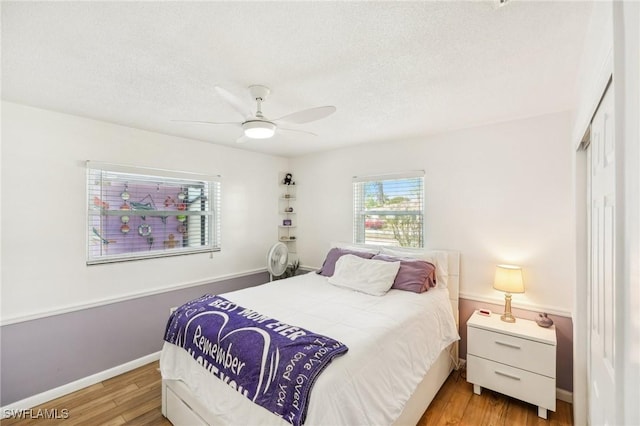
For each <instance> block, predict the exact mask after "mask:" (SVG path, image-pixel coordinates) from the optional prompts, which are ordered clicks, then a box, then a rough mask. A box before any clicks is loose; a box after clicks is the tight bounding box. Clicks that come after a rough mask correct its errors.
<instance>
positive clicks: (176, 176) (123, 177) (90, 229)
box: [85, 161, 221, 265]
mask: <svg viewBox="0 0 640 426" xmlns="http://www.w3.org/2000/svg"><path fill="white" fill-rule="evenodd" d="M112 183H115V184H114V185H113V187H111V184H112ZM129 186H130V187H131V188H129ZM145 186H156V187H157V188H158V191H160V189H161V188H162V190H163V191H165V192H166V191H174V192H178V191H176V188H179V187H180V188H184V189H186V190H187V197H186V199H187V200H190V199H191V197H190V196H189V193H190V192H189V191H190V190H197V189H199V191H200V194H201V195H203V196H204V197H206V198H204V197H203V198H201V199H200V202H197V201H198V200H197V199H194V200H193V201H192V202H193V204H186V205H185V203H183V204H182V205H183V206H184V209H183V210H180V209H178V208H177V205H178V204H177V203H179V201H178V197H177V194H176V195H175V196H173V197H171V199H169V197H167V199H166V201H165V199H164V195H163V196H161V198H162V200H161V199H157V200H153V198H151V203H152V205H153V209H151V210H136V209H134V208H133V207H132V206H131V202H132V201H134V200H133V199H132V200H130V201H129V202H126V201H120V199H118V200H117V201H116V202H118V205H120V204H124V205H127V204H129V206H130V207H129V209H127V210H123V209H122V206H120V208H118V206H112V207H111V208H109V207H110V206H109V204H108V203H107V202H106V201H107V200H108V201H111V203H112V204H113V200H114V194H115V193H116V192H115V191H117V193H118V194H119V195H120V197H118V198H121V196H122V194H121V192H120V191H123V189H122V188H125V189H124V191H127V190H128V189H126V188H129V189H130V190H131V191H130V192H132V193H134V192H135V190H136V188H137V189H141V190H142V191H143V192H144V189H142V188H144V187H145ZM113 188H117V189H113ZM203 191H204V193H203ZM180 192H182V191H180ZM85 193H86V196H87V199H86V209H87V215H86V226H85V232H86V238H87V240H86V264H87V265H99V264H106V263H116V262H125V261H132V260H144V259H153V258H161V257H170V256H182V255H189V254H197V253H211V252H217V251H220V250H221V244H220V195H221V182H220V176H219V175H205V174H198V173H191V172H183V171H175V170H165V169H153V168H147V167H137V166H130V165H122V164H113V163H105V162H99V161H87V162H86V191H85ZM149 195H151V194H149ZM109 197H110V198H109ZM132 198H133V197H132ZM96 199H97V200H98V201H99V202H96ZM103 200H105V201H103ZM122 200H125V199H124V198H122ZM203 200H204V201H203ZM163 201H165V204H164V205H162V203H163ZM166 202H173V203H174V206H172V205H167V204H166ZM195 204H197V206H195V207H196V208H193V207H194V205H195ZM158 207H159V208H158ZM198 207H199V208H198ZM124 216H127V217H128V220H129V221H132V224H134V223H137V222H138V221H142V223H145V224H146V223H147V222H150V221H151V220H152V219H158V220H161V221H162V223H164V224H166V222H167V221H171V222H173V218H175V219H176V220H177V222H175V224H176V225H177V226H176V228H177V227H178V226H179V224H180V223H187V224H188V223H189V222H199V226H198V227H197V228H198V229H199V231H198V232H197V235H196V234H194V233H193V232H189V226H187V228H186V229H187V231H186V232H184V231H183V232H184V233H183V234H182V241H180V240H181V238H180V235H179V230H178V229H176V232H172V231H171V230H169V231H167V230H166V229H164V230H163V231H162V233H157V232H155V231H154V229H155V228H154V227H151V228H150V231H153V232H151V234H150V235H151V236H154V235H155V236H162V235H163V234H164V233H166V234H167V235H169V234H170V233H173V234H174V236H175V235H178V239H177V243H178V244H166V243H167V242H168V241H166V240H164V238H157V239H162V240H164V241H157V242H154V241H153V239H151V242H150V243H149V251H143V250H141V249H140V248H139V245H140V244H141V242H140V241H135V239H136V238H137V237H143V235H144V234H141V233H140V234H139V229H138V228H136V227H135V226H131V227H130V228H131V229H130V231H128V232H127V233H123V235H119V234H117V235H116V237H120V239H121V240H122V241H123V242H124V241H125V238H130V239H129V240H128V243H129V246H128V250H125V251H123V250H119V251H118V252H117V253H115V254H109V253H108V249H107V246H108V245H109V244H110V243H111V242H114V241H115V242H116V243H117V239H115V237H113V234H114V233H113V229H111V230H109V229H108V228H107V225H106V223H107V222H108V221H109V218H110V217H112V218H114V219H119V220H118V222H116V225H118V224H119V223H120V222H122V218H123V217H124ZM146 216H149V217H150V218H149V219H146ZM138 217H140V218H141V219H138ZM180 217H184V218H185V219H184V220H183V222H180ZM198 218H200V220H198ZM156 222H157V220H156ZM123 223H126V224H128V222H123ZM172 225H174V223H172ZM110 227H111V228H113V224H111V225H110ZM96 229H99V230H100V231H99V232H98V233H96V232H95V230H96ZM170 229H171V228H170ZM108 232H110V235H111V236H107V233H108ZM112 237H113V239H111V240H110V239H109V238H112ZM165 237H166V236H165ZM190 237H191V238H193V237H195V240H197V242H198V244H197V245H196V244H195V243H193V244H190V243H189V240H190ZM96 240H98V243H96ZM169 240H171V235H169ZM154 243H155V244H156V247H157V248H154V249H151V247H152V245H153V244H154ZM96 244H98V245H97V246H96ZM136 244H137V245H136ZM96 247H99V248H98V249H96Z"/></svg>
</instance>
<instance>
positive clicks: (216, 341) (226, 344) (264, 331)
mask: <svg viewBox="0 0 640 426" xmlns="http://www.w3.org/2000/svg"><path fill="white" fill-rule="evenodd" d="M164 340H166V341H167V342H169V343H173V344H175V345H177V346H180V347H182V348H184V349H185V350H186V351H187V352H188V353H189V354H190V355H191V356H192V357H193V358H194V359H195V360H196V361H197V362H198V363H199V364H200V365H202V366H203V367H204V368H205V369H207V370H208V371H209V372H211V373H212V374H213V375H215V376H216V377H218V378H219V379H220V380H222V381H223V382H224V383H226V384H228V385H229V386H230V387H231V388H233V389H234V390H236V391H237V392H240V393H241V394H242V395H244V396H245V397H247V398H249V399H250V400H252V401H253V402H255V403H256V404H259V405H261V406H262V407H264V408H266V409H267V410H269V411H271V412H272V413H274V414H276V415H277V416H280V417H282V418H283V419H284V420H286V421H287V422H289V423H291V424H293V425H296V426H298V425H300V424H302V423H304V420H305V416H306V411H307V403H308V401H309V394H310V392H311V388H312V386H313V383H314V382H315V379H316V377H317V376H318V374H320V373H321V372H322V371H323V370H324V368H325V367H326V366H327V365H329V363H330V362H331V360H332V359H333V358H334V357H336V356H339V355H342V354H343V353H345V352H347V350H348V348H347V347H346V346H345V345H343V344H342V343H340V342H338V341H337V340H334V339H331V338H328V337H325V336H321V335H319V334H315V333H313V332H311V331H309V330H305V329H303V328H300V327H294V326H291V325H288V324H284V323H282V322H279V321H277V320H275V319H273V318H269V317H267V316H265V315H261V314H259V313H258V312H255V311H252V310H250V309H246V308H243V307H242V306H239V305H237V304H235V303H233V302H231V301H229V300H227V299H225V298H223V297H220V296H212V295H209V294H207V295H204V296H202V297H200V298H199V299H195V300H192V301H191V302H188V303H186V304H184V305H182V306H181V307H180V308H178V309H177V310H176V311H175V312H174V313H173V314H171V317H170V318H169V322H168V323H167V330H166V332H165V337H164Z"/></svg>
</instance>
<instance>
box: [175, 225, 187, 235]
mask: <svg viewBox="0 0 640 426" xmlns="http://www.w3.org/2000/svg"><path fill="white" fill-rule="evenodd" d="M176 231H178V232H179V233H181V234H183V235H186V233H187V225H185V224H184V223H181V224H180V225H178V227H177V228H176Z"/></svg>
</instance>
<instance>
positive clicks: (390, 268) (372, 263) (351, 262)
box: [329, 254, 400, 296]
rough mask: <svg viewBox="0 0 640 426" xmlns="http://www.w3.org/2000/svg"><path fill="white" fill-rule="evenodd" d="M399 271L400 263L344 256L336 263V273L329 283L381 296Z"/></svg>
mask: <svg viewBox="0 0 640 426" xmlns="http://www.w3.org/2000/svg"><path fill="white" fill-rule="evenodd" d="M399 269H400V262H386V261H384V260H373V259H363V258H361V257H358V256H355V255H353V254H345V255H344V256H341V257H340V259H338V261H337V262H336V271H335V273H334V274H333V276H331V277H329V283H331V284H333V285H336V286H338V287H346V288H350V289H352V290H356V291H360V292H362V293H367V294H371V295H373V296H383V295H384V294H385V293H386V292H387V291H389V289H390V288H391V286H392V285H393V281H394V280H395V278H396V275H397V274H398V270H399Z"/></svg>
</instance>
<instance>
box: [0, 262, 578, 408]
mask: <svg viewBox="0 0 640 426" xmlns="http://www.w3.org/2000/svg"><path fill="white" fill-rule="evenodd" d="M301 272H307V271H301ZM268 280H269V275H268V274H267V273H266V272H265V273H258V274H253V275H248V276H245V277H240V278H234V279H230V280H225V281H219V282H215V283H212V284H206V285H201V286H197V287H190V288H186V289H181V290H175V291H170V292H166V293H161V294H155V295H152V296H146V297H141V298H137V299H131V300H127V301H124V302H118V303H112V304H109V305H104V306H99V307H96V308H91V309H85V310H81V311H75V312H70V313H67V314H62V315H56V316H51V317H46V318H40V319H37V320H32V321H25V322H21V323H17V324H11V325H6V326H3V327H1V329H0V371H1V372H2V374H1V375H0V406H6V405H8V404H11V403H14V402H16V401H20V400H22V399H25V398H28V397H31V396H34V395H37V394H39V393H42V392H46V391H48V390H51V389H54V388H56V387H59V386H63V385H66V384H68V383H71V382H73V381H76V380H79V379H82V378H85V377H87V376H91V375H93V374H96V373H99V372H102V371H105V370H108V369H110V368H113V367H116V366H118V365H122V364H125V363H127V362H130V361H133V360H135V359H138V358H141V357H143V356H146V355H149V354H151V353H154V352H157V351H159V350H160V349H161V348H162V342H163V340H162V338H163V333H164V328H165V325H166V322H167V319H168V316H169V308H171V307H173V306H178V305H181V304H182V303H184V302H186V301H188V300H192V299H194V298H196V297H199V296H202V295H203V294H205V293H224V292H228V291H233V290H238V289H241V288H245V287H251V286H255V285H258V284H262V283H264V282H267V281H268ZM481 307H484V308H489V309H491V310H492V311H493V312H501V311H502V309H503V306H502V305H495V304H489V303H484V302H476V301H473V300H468V299H460V336H461V338H462V340H461V342H460V356H461V358H466V354H467V329H466V323H467V320H468V319H469V317H470V316H471V314H472V313H473V311H474V310H475V309H479V308H481ZM513 311H514V315H516V316H517V317H519V318H528V319H535V317H536V316H537V314H538V313H537V312H533V311H527V310H522V309H514V310H513ZM550 318H552V319H553V320H554V322H555V325H556V332H557V338H558V349H557V354H558V359H557V367H556V368H557V386H558V387H559V388H560V389H565V390H567V391H572V390H573V340H572V327H573V325H572V322H571V319H570V318H565V317H560V316H554V315H550Z"/></svg>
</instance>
